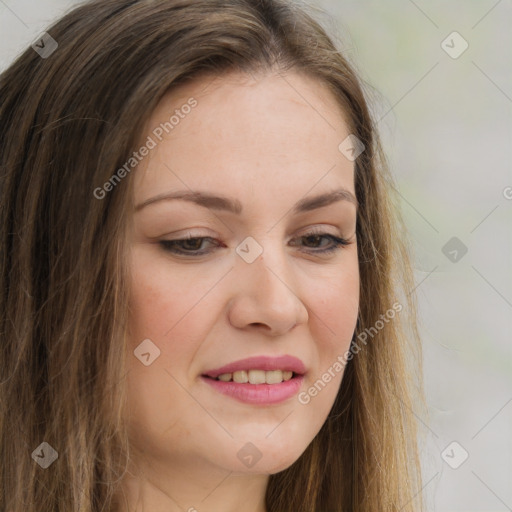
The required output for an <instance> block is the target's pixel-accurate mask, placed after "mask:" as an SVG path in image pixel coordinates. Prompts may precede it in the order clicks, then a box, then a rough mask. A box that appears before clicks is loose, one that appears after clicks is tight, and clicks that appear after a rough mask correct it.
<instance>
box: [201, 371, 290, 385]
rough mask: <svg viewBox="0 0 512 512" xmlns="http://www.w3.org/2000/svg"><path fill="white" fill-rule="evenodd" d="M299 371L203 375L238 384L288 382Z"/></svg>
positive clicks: (237, 372)
mask: <svg viewBox="0 0 512 512" xmlns="http://www.w3.org/2000/svg"><path fill="white" fill-rule="evenodd" d="M297 375H299V374H297V373H295V372H292V371H289V370H270V371H265V370H238V371H236V372H233V373H221V374H220V375H219V376H217V377H215V378H214V377H210V376H208V375H203V377H205V378H207V379H213V380H217V381H221V382H236V383H238V384H271V385H274V384H281V382H287V381H289V380H290V379H293V378H294V377H297Z"/></svg>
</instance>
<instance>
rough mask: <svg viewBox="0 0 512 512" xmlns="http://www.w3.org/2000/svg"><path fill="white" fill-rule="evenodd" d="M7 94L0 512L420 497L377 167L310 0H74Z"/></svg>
mask: <svg viewBox="0 0 512 512" xmlns="http://www.w3.org/2000/svg"><path fill="white" fill-rule="evenodd" d="M0 93H1V98H2V105H1V109H0V120H1V128H0V130H1V142H2V157H1V192H0V193H1V201H0V204H1V206H0V208H1V237H2V238H1V240H2V260H1V265H2V267H1V279H2V290H3V293H2V295H1V299H0V300H1V312H2V314H1V317H0V318H1V322H2V328H1V330H0V332H1V333H2V340H1V341H2V342H1V347H2V358H1V368H2V373H1V388H0V390H1V391H0V396H1V402H0V403H1V406H0V407H1V411H0V418H1V420H0V425H1V427H0V434H1V436H0V439H1V455H2V460H3V461H7V462H6V463H4V464H2V466H1V468H0V475H1V483H2V486H1V490H2V492H1V495H0V508H1V509H2V510H9V511H11V512H18V511H21V510H23V511H24V512H32V511H35V510H37V511H39V512H41V511H48V512H49V511H52V512H54V511H60V510H62V511H66V512H69V511H72V510H73V511H91V512H92V511H100V510H108V511H116V512H134V511H137V512H138V511H142V510H151V511H153V512H160V511H164V510H165V511H175V510H176V511H178V510H188V511H194V510H197V511H210V512H213V511H220V510H222V511H224V512H226V511H228V512H229V511H231V510H235V509H236V510H244V511H248V512H249V511H250V512H288V511H290V512H291V511H304V512H325V511H329V512H331V511H333V512H334V511H342V510H344V511H349V510H350V511H357V512H363V511H372V512H375V511H398V510H400V511H411V510H420V509H421V508H422V504H421V503H422V502H421V492H420V489H421V478H420V467H419V458H418V447H417V432H416V424H415V421H414V413H413V408H414V411H417V410H418V406H419V404H420V403H421V400H422V394H421V372H420V367H419V361H420V348H419V345H418V340H417V331H416V326H415V314H414V311H415V309H414V300H413V295H412V293H411V292H412V290H413V283H412V277H411V270H410V266H409V262H408V251H407V249H406V247H407V246H406V245H405V243H404V242H403V241H401V238H400V236H401V231H402V227H400V224H399V218H398V216H397V215H395V213H394V210H393V207H392V202H391V200H392V196H391V187H392V185H391V183H392V181H391V178H390V176H389V175H388V174H387V171H386V167H385V161H384V158H383V156H382V154H381V149H380V145H379V142H378V138H377V134H376V132H375V128H374V125H373V123H372V119H371V117H370V115H369V111H368V107H367V104H366V101H365V98H364V94H363V91H362V88H361V85H360V82H359V80H358V78H357V76H356V74H355V72H354V71H353V70H352V68H351V67H350V66H349V64H348V63H347V61H346V60H345V59H344V58H343V56H342V55H341V53H340V52H339V51H338V50H337V49H336V48H335V47H334V45H333V43H332V42H331V40H330V39H329V37H328V36H327V35H326V34H325V32H324V31H323V29H322V28H321V27H320V25H319V24H318V23H317V22H315V21H314V19H313V18H312V17H311V16H310V15H308V14H307V13H306V11H305V10H304V9H303V8H299V7H298V6H296V5H294V4H293V3H292V2H285V1H282V0H264V1H260V2H251V1H249V0H218V1H217V0H215V1H212V0H165V1H164V0H156V1H143V0H132V1H128V0H96V1H92V2H88V3H85V4H83V5H81V6H79V7H78V8H76V9H74V10H73V11H72V12H70V13H69V14H67V15H66V16H65V17H64V18H63V19H61V20H60V21H58V22H57V23H56V24H55V25H54V26H52V27H51V28H49V29H48V32H47V33H46V34H44V35H43V36H41V38H40V40H38V41H36V42H35V43H34V45H33V47H32V48H30V49H28V50H27V51H26V52H24V53H23V54H22V55H21V56H20V57H19V58H18V59H17V60H16V61H15V62H14V63H13V64H12V65H11V66H10V68H9V69H7V70H6V71H5V72H4V73H3V74H2V75H1V78H0ZM413 377H414V378H415V379H416V380H414V379H413ZM418 400H420V402H418Z"/></svg>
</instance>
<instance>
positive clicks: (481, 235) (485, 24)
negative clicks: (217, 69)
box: [0, 0, 512, 512]
mask: <svg viewBox="0 0 512 512" xmlns="http://www.w3.org/2000/svg"><path fill="white" fill-rule="evenodd" d="M77 3H78V2H73V1H64V0H38V1H37V2H34V1H33V0H0V45H1V46H0V69H4V68H5V67H7V66H8V65H9V63H10V62H11V61H12V59H13V58H14V57H15V56H16V55H17V54H18V53H19V52H20V51H21V50H23V49H24V48H25V47H26V46H27V45H28V44H30V43H31V42H33V41H34V40H35V39H36V37H37V36H38V34H39V33H40V32H42V31H43V30H44V28H45V26H46V25H47V24H48V23H49V22H51V21H52V20H53V19H55V18H56V17H59V16H60V15H62V14H63V13H64V12H65V11H67V10H69V9H70V8H71V7H73V5H76V4H77ZM308 4H309V5H312V6H315V7H319V8H322V9H323V10H324V11H325V14H322V13H318V16H317V17H318V18H319V19H320V20H321V22H322V23H323V24H324V26H326V27H327V29H328V30H329V31H330V33H331V34H334V36H335V38H337V40H338V42H339V44H341V46H342V49H343V50H344V51H345V54H346V55H347V56H348V57H349V59H350V60H351V62H353V63H354V64H355V65H356V67H357V69H358V70H359V72H360V74H361V75H362V77H363V79H364V80H365V82H366V83H367V86H368V91H369V92H370V93H371V95H372V96H371V97H372V100H373V107H372V108H373V111H374V115H375V117H376V119H378V120H380V121H379V128H380V131H381V135H382V138H383V141H384V144H385V148H386V151H387V154H388V157H389V160H390V164H391V168H392V171H393V173H394V175H395V177H396V179H397V185H398V190H399V193H400V197H401V207H402V211H403V214H404V216H405V219H406V223H407V226H408V229H409V232H410V236H411V239H412V243H413V247H414V252H415V258H416V261H415V269H416V284H417V290H416V291H417V293H418V299H419V304H420V315H421V332H422V336H423V346H424V360H425V378H426V391H427V400H428V404H429V413H430V418H429V419H427V418H420V420H421V422H422V427H421V428H423V429H425V433H426V434H427V444H426V446H425V448H424V450H423V453H422V457H423V464H424V486H425V492H426V493H427V495H428V496H429V499H428V501H427V503H428V509H429V510H436V511H438V512H448V511H460V512H463V511H464V512H467V511H471V512H473V511H474V512H476V511H478V512H484V511H486V512H489V511H496V512H498V511H500V512H501V511H506V510H512V348H511V343H512V229H511V227H512V188H510V189H507V187H512V170H511V169H512V165H511V164H512V156H511V154H512V140H511V139H512V138H511V125H512V71H511V64H512V58H511V57H512V55H511V52H512V30H511V27H512V5H511V1H510V0H500V1H496V0H485V1H484V0H482V1H476V0H474V1H468V0H466V1H451V2H442V1H440V0H435V1H426V0H417V1H412V0H390V1H387V2H377V1H372V0H362V1H361V0H360V1H357V0H343V1H340V0H337V1H336V0H310V1H308ZM454 31H457V32H458V33H459V34H460V35H461V36H462V38H464V40H465V41H466V42H467V44H468V45H469V46H468V48H467V50H466V51H465V52H464V53H462V54H461V55H460V56H459V57H458V58H452V57H450V56H449V55H448V53H446V51H445V49H443V47H444V48H447V49H448V50H449V51H451V52H455V51H457V50H459V49H460V48H462V46H461V41H460V40H457V39H456V38H455V39H454V37H453V36H451V37H448V36H449V35H450V34H451V33H452V32H454ZM447 37H448V39H446V38H447ZM444 40H446V42H445V43H444V45H442V42H443V41H444ZM449 47H452V48H451V49H450V48H449ZM507 191H508V192H509V193H508V194H507ZM506 195H508V197H510V198H511V199H507V197H506ZM452 237H457V238H458V239H459V240H460V243H462V244H464V246H465V247H466V248H467V253H466V254H465V255H464V256H463V257H462V258H460V255H461V254H462V253H461V252H460V248H459V249H456V250H457V251H458V252H457V255H456V256H457V258H460V259H459V260H458V261H457V262H452V261H451V260H450V259H449V258H448V257H447V256H445V254H444V253H443V250H442V249H443V247H444V246H445V244H446V243H447V242H448V241H449V240H450V239H451V238H452ZM450 250H452V249H450ZM453 256H455V253H452V257H453ZM453 441H456V442H457V443H458V445H455V447H453V445H452V446H451V447H450V449H449V450H448V452H447V455H446V456H445V458H444V459H443V457H442V455H441V454H442V453H443V451H444V450H445V448H446V447H448V446H449V445H450V443H452V442H453ZM452 448H453V451H452ZM462 450H465V451H466V452H467V453H468V454H469V457H468V458H467V460H466V461H465V462H464V463H463V464H462V465H460V467H458V469H452V467H451V466H450V465H449V464H448V461H449V462H450V463H451V464H452V465H455V463H457V462H458V461H459V460H460V457H461V456H462V455H463V453H464V452H463V451H462Z"/></svg>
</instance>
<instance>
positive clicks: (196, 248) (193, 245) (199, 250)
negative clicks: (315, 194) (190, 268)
mask: <svg viewBox="0 0 512 512" xmlns="http://www.w3.org/2000/svg"><path fill="white" fill-rule="evenodd" d="M297 240H298V241H299V242H300V241H302V243H303V244H304V245H302V248H301V249H300V250H301V251H303V252H309V253H311V254H318V253H321V254H326V253H332V252H335V251H338V250H341V249H342V248H343V247H344V246H347V245H349V244H351V243H352V242H350V241H348V240H347V239H345V238H341V237H338V236H335V235H332V234H330V233H325V232H321V231H311V232H309V233H306V234H305V235H302V236H299V237H297V238H295V239H294V243H292V244H291V245H292V246H296V245H298V244H297V243H296V242H295V241H297ZM324 241H327V244H325V243H324V244H322V242H324ZM204 242H207V243H208V244H210V245H211V246H213V247H214V248H215V247H222V245H223V244H222V243H221V242H219V241H218V240H215V239H214V238H211V237H208V236H202V237H192V236H189V237H187V238H180V239H176V240H160V242H159V243H160V245H161V246H162V247H163V249H164V250H165V251H167V252H170V253H173V254H176V255H179V256H191V257H194V256H203V255H205V254H210V253H211V252H213V249H211V248H210V249H205V248H204V245H203V243H204Z"/></svg>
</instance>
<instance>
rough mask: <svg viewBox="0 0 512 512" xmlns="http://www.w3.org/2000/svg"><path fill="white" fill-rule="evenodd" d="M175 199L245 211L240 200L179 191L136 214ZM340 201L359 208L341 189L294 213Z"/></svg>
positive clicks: (146, 203) (309, 199)
mask: <svg viewBox="0 0 512 512" xmlns="http://www.w3.org/2000/svg"><path fill="white" fill-rule="evenodd" d="M173 199H181V200H183V201H190V202H192V203H195V204H197V205H199V206H204V207H205V208H211V209H212V210H224V211H228V212H231V213H234V214H237V215H239V214H241V213H242V210H243V207H242V203H241V202H240V201H239V200H238V199H231V198H229V197H225V196H219V195H213V194H209V193H207V192H192V191H177V192H171V193H164V194H159V195H157V196H155V197H152V198H150V199H147V200H146V201H144V202H142V203H140V204H139V205H137V206H136V207H135V212H138V211H140V210H142V209H143V208H145V207H146V206H149V205H150V204H155V203H158V202H161V201H170V200H173ZM338 201H348V202H350V203H352V204H354V205H355V207H356V209H357V207H358V202H357V199H356V197H355V196H354V194H352V192H350V191H348V190H346V189H344V188H341V189H337V190H333V191H331V192H325V193H323V194H318V195H316V196H313V197H306V198H304V199H301V200H300V201H298V202H297V203H296V204H295V205H294V207H293V213H294V214H297V213H302V212H308V211H311V210H316V209H317V208H322V207H324V206H329V205H330V204H333V203H336V202H338Z"/></svg>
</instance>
